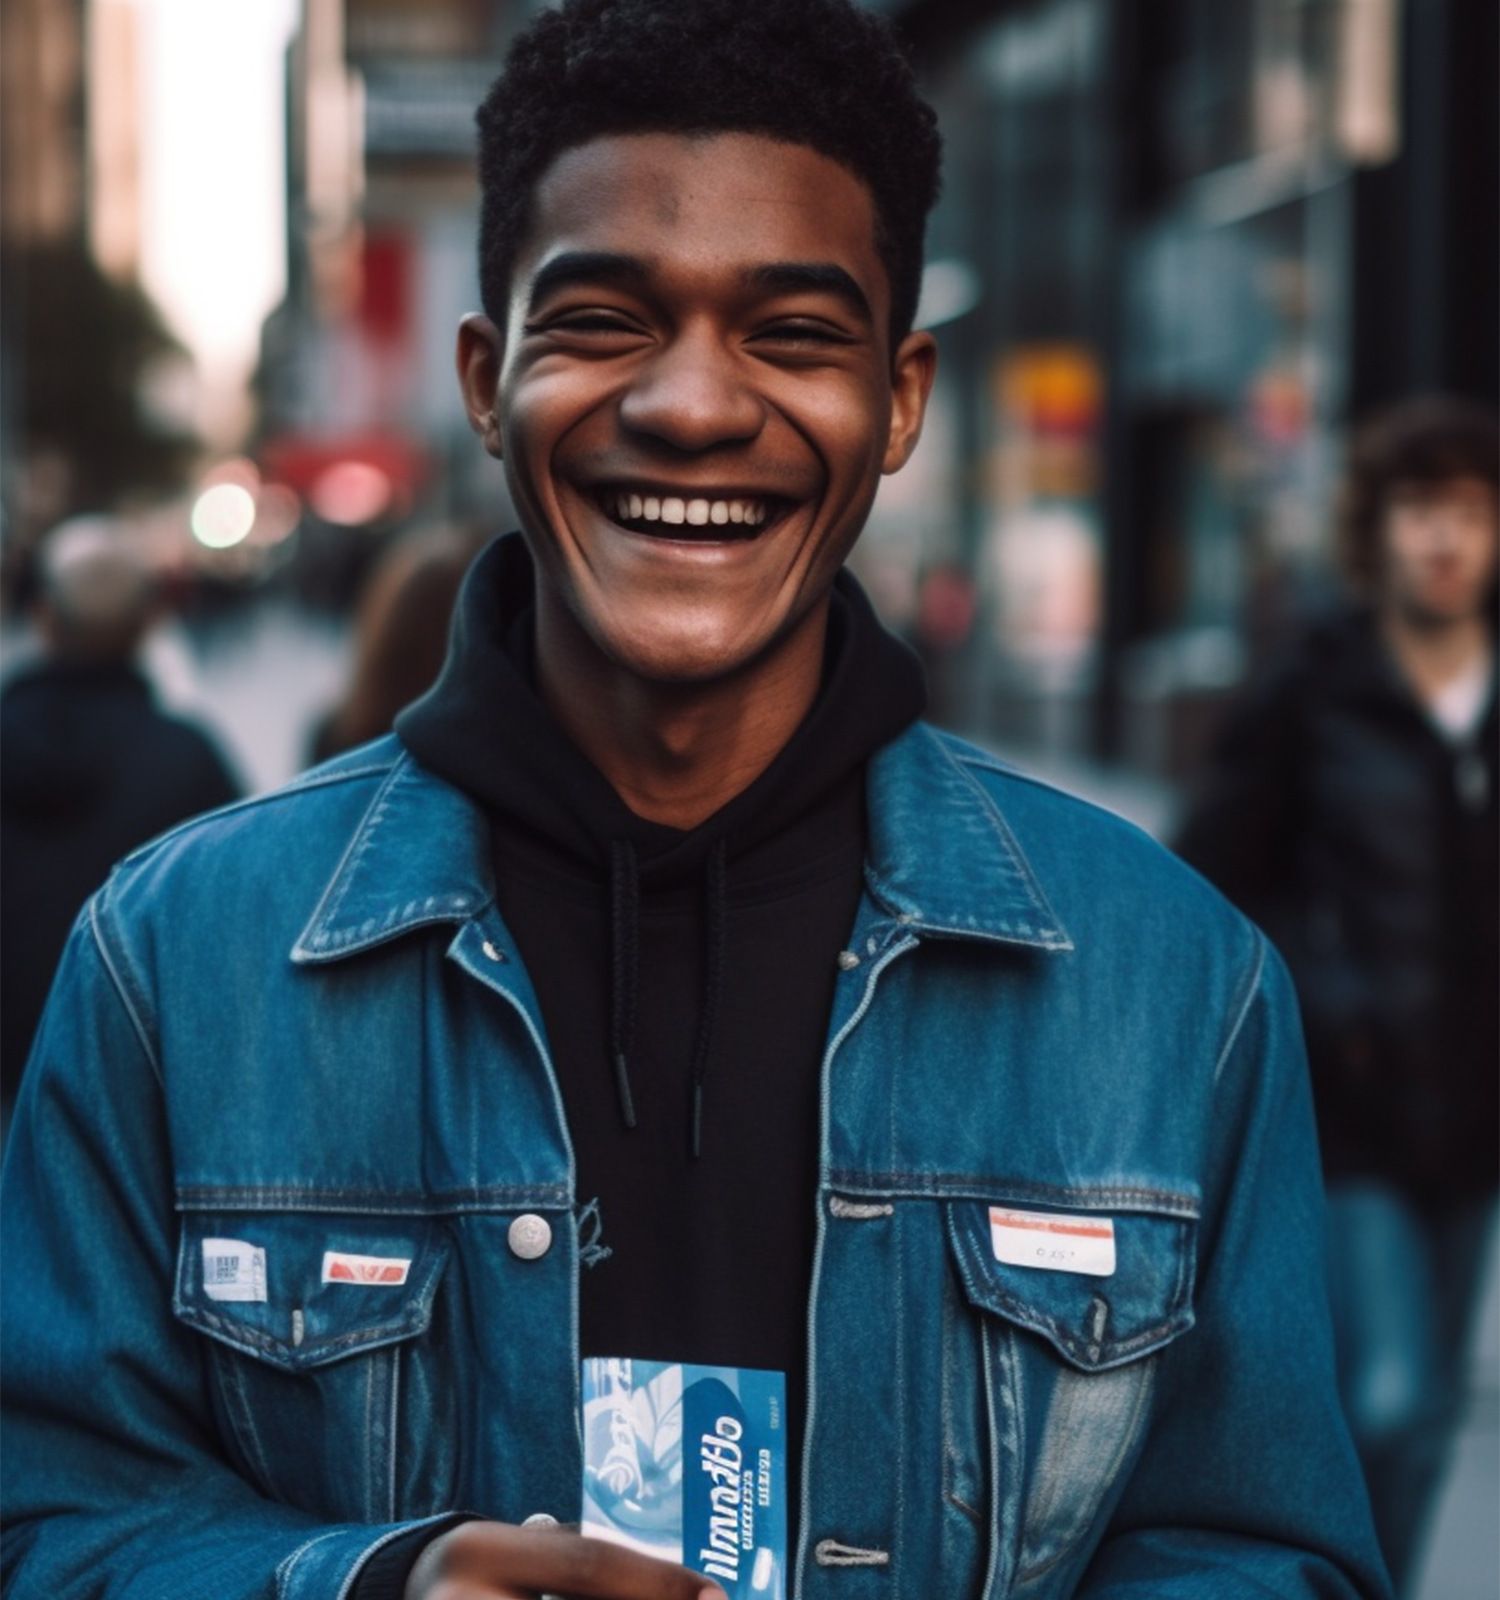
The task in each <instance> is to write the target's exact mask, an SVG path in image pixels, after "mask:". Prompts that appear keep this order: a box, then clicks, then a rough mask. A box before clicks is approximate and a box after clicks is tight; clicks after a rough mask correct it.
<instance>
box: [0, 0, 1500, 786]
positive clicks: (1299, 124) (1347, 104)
mask: <svg viewBox="0 0 1500 1600" xmlns="http://www.w3.org/2000/svg"><path fill="white" fill-rule="evenodd" d="M541 3H542V0H301V7H300V25H299V27H298V28H297V30H296V33H295V36H294V39H293V42H292V44H291V47H290V49H289V51H288V56H287V62H286V73H285V85H286V128H287V168H286V197H287V198H286V203H287V217H288V228H287V238H288V255H289V259H288V261H287V283H288V288H287V293H286V297H285V300H284V302H283V304H282V305H281V306H280V308H279V309H278V310H277V311H276V312H275V313H274V314H273V315H272V317H271V318H270V319H269V321H268V322H267V324H266V326H265V329H264V333H263V338H262V360H261V365H260V370H259V374H258V378H257V385H256V390H257V392H256V401H257V406H256V410H257V418H258V420H257V423H256V428H255V433H254V437H253V438H252V439H250V440H248V441H246V443H247V448H248V451H249V453H250V455H251V456H253V458H254V459H253V461H251V462H241V463H234V464H231V465H228V466H224V467H222V468H215V467H214V466H213V465H212V464H211V463H210V464H209V470H208V472H207V475H206V476H204V475H203V468H204V463H203V462H202V460H189V456H190V452H189V453H188V455H185V454H184V450H183V443H184V441H182V440H181V439H180V438H178V439H176V440H175V442H174V439H173V437H172V436H171V431H170V428H165V429H164V427H163V425H162V420H161V416H160V414H159V408H157V411H156V413H155V414H154V413H153V402H152V396H153V393H154V392H155V391H156V390H159V389H161V388H162V387H163V386H162V384H161V383H160V382H158V381H157V380H158V379H160V377H161V376H162V373H163V371H164V370H166V369H168V368H169V367H170V359H171V349H170V341H169V340H165V339H164V338H158V340H157V343H156V344H155V345H151V344H150V341H149V340H148V341H147V345H148V346H149V348H148V349H147V351H146V354H145V355H140V354H139V353H138V354H137V356H136V357H135V358H134V365H133V366H131V365H130V364H129V363H126V365H125V367H124V368H123V369H121V370H122V371H123V374H124V375H123V377H121V378H120V379H119V381H118V382H117V383H116V385H115V389H114V390H113V391H112V392H113V394H114V400H113V401H112V402H111V403H112V404H115V407H116V409H115V411H114V412H111V413H110V415H109V416H108V417H103V416H93V415H86V414H85V410H84V409H83V407H84V405H85V403H86V404H87V405H96V404H98V403H99V401H98V396H97V394H96V393H94V391H92V390H90V389H89V388H88V386H87V383H86V381H83V382H82V383H81V382H80V379H79V378H77V377H74V378H70V379H68V380H67V382H59V381H54V380H56V379H57V378H58V376H59V374H61V373H62V372H63V371H64V370H67V369H68V361H67V360H60V361H54V362H51V363H42V362H38V361H36V360H34V359H31V358H30V357H29V355H28V352H29V351H30V350H31V349H32V347H33V344H34V338H33V341H32V343H28V342H27V338H25V337H22V336H21V335H22V334H24V333H26V332H27V330H29V329H31V328H33V327H34V326H36V325H38V313H39V312H44V313H45V317H43V318H42V319H41V320H42V321H45V320H46V318H47V317H52V318H54V319H55V317H56V316H57V315H59V313H58V312H57V311H56V310H55V309H53V308H52V302H54V301H59V300H65V299H66V296H65V295H62V294H60V293H58V292H53V291H56V290H58V289H59V287H60V284H61V280H60V279H54V277H52V276H49V275H48V274H46V273H38V272H37V271H36V270H35V269H34V268H32V267H29V266H27V265H26V263H27V262H28V261H29V260H30V259H31V258H30V255H29V254H28V252H31V251H33V250H34V249H36V248H42V247H43V246H44V247H45V248H48V249H50V248H53V243H52V242H55V241H57V240H63V241H65V242H66V249H67V251H69V252H71V256H70V259H73V260H75V261H81V262H84V263H85V264H86V267H87V276H88V278H89V283H90V284H91V285H92V286H93V287H92V288H91V289H90V290H89V292H90V293H95V292H96V291H97V297H98V303H99V304H101V305H104V304H108V305H110V306H113V307H115V309H114V310H111V311H109V313H108V315H109V316H111V317H118V316H119V315H121V313H120V312H119V309H118V308H119V306H120V305H122V304H126V305H128V307H130V308H133V309H134V311H135V312H140V313H141V314H142V315H143V316H144V317H145V318H146V320H147V321H149V310H150V308H149V306H147V305H145V304H144V302H143V301H142V299H141V297H140V296H139V292H138V290H137V289H136V288H135V274H136V257H137V254H138V240H136V239H135V237H134V235H133V232H132V227H133V223H132V219H133V218H137V217H138V216H139V204H138V199H137V200H133V199H132V198H131V196H132V194H133V190H134V188H135V186H136V185H137V184H138V181H139V178H138V173H137V171H136V167H135V156H134V154H133V148H132V144H131V138H130V133H129V130H130V127H131V126H132V114H131V100H132V96H133V95H137V94H138V93H139V90H138V88H137V87H135V82H136V80H135V78H134V77H133V76H132V73H131V71H130V62H131V61H132V60H133V46H132V42H131V12H132V6H131V5H130V4H129V3H128V0H88V3H87V4H85V3H84V0H7V3H6V6H5V7H4V9H3V28H4V39H3V40H0V70H3V71H4V74H5V79H4V85H3V88H4V93H3V95H0V146H3V149H0V155H3V160H4V173H3V182H0V247H3V251H4V255H5V262H4V263H3V265H4V267H5V275H4V278H3V279H0V300H3V305H0V309H3V311H4V315H5V331H4V340H3V344H4V358H3V362H0V455H3V457H4V468H5V471H4V480H3V483H0V495H3V500H4V512H5V540H6V548H7V559H10V555H11V551H12V550H13V549H14V547H15V545H16V544H17V541H18V530H27V537H29V536H30V530H33V529H35V528H37V527H39V526H40V525H41V523H43V522H44V521H45V517H44V516H43V509H45V510H46V511H48V512H49V513H51V514H53V515H63V514H66V513H67V512H70V511H77V510H85V509H117V508H118V507H117V505H116V504H114V502H117V501H118V500H119V499H120V498H121V497H127V498H128V497H130V496H134V497H136V498H137V499H140V498H141V497H142V496H144V495H148V494H150V493H152V492H158V493H165V492H166V490H167V488H168V487H170V485H171V481H172V475H173V473H174V472H175V473H176V474H177V482H176V489H177V491H178V492H179V494H182V495H186V493H187V492H188V490H189V488H190V487H191V486H190V484H189V481H188V480H189V477H190V476H193V477H195V478H196V482H197V487H198V489H199V490H200V491H201V490H203V489H204V488H213V487H217V488H219V489H220V490H221V492H222V493H223V494H224V495H225V496H228V495H230V494H231V492H232V491H234V490H235V488H236V486H239V493H240V498H241V499H242V500H243V498H244V496H245V495H247V494H248V495H250V496H252V497H254V498H256V500H257V506H258V511H257V515H258V518H259V520H258V521H257V522H256V523H255V524H254V527H253V529H252V531H251V532H250V534H249V536H248V537H244V538H243V543H242V544H240V545H238V546H234V547H233V548H230V547H228V541H229V538H230V536H231V535H233V534H234V533H235V532H236V529H234V528H229V529H228V530H227V531H226V532H225V534H224V536H223V539H222V540H221V543H222V544H223V545H224V546H225V547H224V548H220V547H219V546H217V545H216V546H214V547H213V549H212V550H211V551H210V554H209V556H205V557H204V559H205V560H209V559H210V558H211V560H212V562H213V563H214V564H215V565H214V568H213V570H214V571H215V572H216V573H220V574H221V575H222V576H223V577H224V578H225V580H226V581H227V582H238V583H250V582H259V581H264V580H265V579H266V578H267V577H268V576H275V577H279V578H280V579H283V580H288V581H290V582H291V583H292V584H293V585H294V586H295V587H296V589H297V591H298V592H299V593H300V594H301V596H302V597H303V598H304V599H307V600H310V601H313V602H315V603H318V604H321V605H326V606H328V607H331V608H334V609H341V608H343V607H344V606H346V604H347V603H348V601H349V599H350V597H351V596H352V594H353V593H354V592H355V589H356V588H357V585H358V581H359V579H360V577H361V576H362V575H363V573H364V572H365V571H366V570H368V568H369V566H370V565H371V564H372V563H373V561H374V559H375V557H376V556H377V555H378V553H379V551H380V549H381V548H382V547H383V545H384V544H385V543H386V542H388V540H389V539H390V538H391V537H392V536H393V535H395V534H397V533H399V532H400V531H402V530H404V529H405V528H407V527H409V526H410V525H411V524H412V523H413V522H414V521H448V522H453V521H457V522H461V523H462V522H469V521H482V522H484V523H486V524H487V525H490V526H498V525H500V524H501V523H503V522H504V521H505V520H506V519H507V517H508V515H509V507H508V505H507V502H506V495H505V489H504V481H503V474H502V473H501V471H500V469H499V467H498V465H497V464H496V463H494V462H492V461H490V460H488V459H487V458H486V457H485V456H484V454H483V452H482V451H480V450H479V449H478V448H477V447H476V445H475V443H474V441H473V439H472V436H471V435H470V434H469V432H468V429H467V427H466V424H465V421H464V417H463V414H462V410H461V407H460V405H459V400H458V395H457V388H456V384H455V382H454V378H453V372H452V350H453V332H454V328H455V325H456V323H457V321H458V318H459V316H460V315H461V314H462V313H463V312H465V311H467V310H470V309H474V308H475V307H476V306H477V303H478V291H477V274H476V270H475V264H474V242H475V232H476V210H477V194H476V189H475V181H474V170H473V143H474V136H473V122H472V117H473V111H474V107H475V105H476V104H477V102H478V100H479V99H480V97H481V95H482V94H483V92H484V90H485V88H486V86H487V85H488V83H489V82H490V81H491V79H492V78H493V76H494V74H495V73H496V71H498V69H499V66H500V63H501V60H502V58H503V55H504V51H505V49H506V46H507V45H508V43H509V41H510V39H511V38H512V37H513V36H514V34H515V33H516V32H517V31H518V30H519V29H520V28H521V27H522V26H524V24H525V23H526V22H527V21H528V20H529V18H530V17H531V16H532V15H533V14H534V13H535V12H536V11H537V10H538V9H539V8H540V5H541ZM866 3H867V4H870V5H872V6H875V7H876V8H878V9H881V10H884V11H886V12H888V13H889V14H890V15H892V17H893V19H894V20H895V21H896V23H897V25H898V26H899V27H900V28H901V29H902V30H903V32H904V33H905V34H906V35H907V37H908V38H909V40H910V41H911V43H912V46H913V49H914V52H915V55H916V57H917V60H918V63H919V69H920V72H921V75H922V77H923V80H924V83H925V85H926V87H927V90H928V92H929V93H930V94H931V96H932V98H933V100H934V101H935V103H936V105H937V106H938V109H939V112H940V114H941V117H942V121H943V125H944V130H945V135H946V139H947V147H948V158H947V176H946V189H945V193H944V197H943V199H942V201H941V204H940V208H939V211H938V213H937V215H936V217H935V219H934V224H933V229H932V235H931V241H930V254H931V262H930V266H929V271H928V274H927V281H926V284H925V287H924V296H923V309H922V313H921V315H922V317H923V319H924V321H926V322H927V323H928V325H930V326H932V327H934V329H935V330H936V333H937V336H938V338H939V341H940V344H941V346H942V363H941V372H940V379H939V388H938V391H937V393H936V395H935V396H934V401H933V406H932V411H931V416H930V422H929V426H928V430H927V434H926V437H925V438H924V440H923V443H922V446H921V448H920V450H919V452H918V454H917V456H916V458H915V460H914V461H913V463H912V464H911V465H910V466H909V467H908V468H907V470H906V471H905V472H903V473H902V474H900V475H899V476H898V477H896V478H894V479H892V480H888V482H887V484H886V485H885V487H884V488H883V489H882V493H881V497H880V499H879V501H878V502H877V506H876V511H875V514H874V516H873V517H872V521H871V525H870V528H869V530H868V533H867V536H866V538H865V540H864V541H863V542H862V545H861V548H860V549H859V551H857V553H856V561H857V564H858V566H859V568H860V571H861V574H862V576H863V577H864V578H865V580H866V582H867V583H868V585H869V587H870V588H871V590H872V592H873V593H874V594H875V596H876V599H877V601H878V603H879V604H880V605H881V607H882V609H883V610H884V611H885V613H886V615H887V617H888V618H889V619H890V620H891V621H892V622H893V623H894V624H895V625H896V626H898V627H899V628H901V629H903V630H904V631H906V632H907V633H908V634H909V635H910V636H911V637H912V638H913V639H914V641H915V642H916V643H917V644H918V646H919V647H920V648H921V650H922V651H923V653H924V655H925V656H926V658H927V660H928V663H929V666H930V669H931V674H932V681H933V685H934V692H935V711H936V713H937V714H938V716H939V717H940V718H941V719H942V720H943V721H945V722H947V723H949V724H951V725H955V726H958V727H960V728H962V729H963V730H964V731H966V732H969V733H972V734H975V735H978V736H980V737H987V738H993V739H997V740H1002V741H1004V742H1006V743H1008V744H1012V745H1018V746H1027V745H1031V746H1035V747H1038V748H1040V749H1042V750H1044V751H1046V752H1047V753H1049V754H1055V755H1063V756H1080V755H1087V756H1094V757H1103V758H1105V759H1108V760H1111V761H1121V762H1125V763H1126V764H1128V765H1132V766H1134V767H1136V768H1139V769H1141V770H1143V771H1147V772H1150V773H1153V774H1155V775H1158V776H1166V777H1174V776H1177V775H1180V774H1181V772H1183V771H1184V770H1185V769H1186V767H1187V766H1188V765H1190V764H1191V761H1192V759H1193V756H1194V753H1195V750H1196V748H1197V746H1198V744H1199V742H1200V741H1201V738H1202V735H1203V732H1204V730H1205V728H1206V727H1207V725H1208V724H1209V722H1210V721H1211V719H1212V718H1213V717H1214V716H1215V714H1216V712H1217V709H1218V707H1219V705H1220V704H1221V703H1222V700H1223V698H1224V696H1225V694H1226V693H1227V692H1228V691H1229V689H1230V688H1231V687H1232V686H1233V685H1234V684H1235V683H1236V682H1237V681H1238V680H1239V678H1240V677H1241V676H1242V675H1243V673H1244V672H1245V670H1247V668H1248V665H1249V663H1250V661H1251V660H1252V658H1253V657H1254V655H1255V653H1256V651H1257V650H1258V648H1259V647H1260V644H1261V641H1262V640H1263V639H1264V638H1266V637H1267V636H1268V635H1270V634H1271V633H1274V632H1275V631H1276V630H1277V629H1278V628H1279V627H1280V626H1281V625H1282V624H1283V623H1284V622H1285V621H1287V620H1289V619H1290V618H1291V617H1292V616H1294V615H1295V614H1297V613H1298V612H1300V611H1302V610H1305V609H1307V608H1308V607H1309V606H1312V605H1315V604H1316V603H1317V602H1318V600H1319V597H1320V596H1323V595H1326V594H1327V593H1328V592H1329V591H1330V589H1331V587H1332V585H1333V583H1334V577H1333V547H1334V537H1333V523H1334V508H1335V499H1336V494H1337V487H1338V478H1339V469H1340V464H1341V456H1342V450H1343V443H1344V439H1345V436H1346V433H1347V427H1348V422H1349V419H1350V418H1351V416H1354V415H1357V414H1358V413H1359V412H1360V411H1361V410H1363V409H1364V408H1366V407H1367V406H1368V405H1369V404H1371V403H1373V402H1376V401H1379V400H1383V399H1388V398H1394V397H1396V396H1398V395H1401V394H1405V393H1410V392H1415V391H1418V390H1424V389H1432V388H1445V389H1451V390H1457V391H1459V392H1467V393H1472V394H1477V395H1480V396H1484V397H1488V398H1491V399H1494V398H1495V397H1496V393H1497V388H1500V379H1497V373H1496V363H1497V349H1500V336H1497V329H1496V317H1497V296H1496V284H1497V279H1500V266H1497V247H1496V226H1497V216H1496V213H1497V207H1496V204H1495V200H1496V193H1497V179H1496V149H1497V136H1496V99H1497V97H1496V95H1495V93H1494V84H1493V66H1494V62H1495V60H1496V59H1497V41H1496V29H1497V16H1500V8H1496V7H1495V5H1494V4H1493V0H866ZM91 63H92V64H93V65H92V66H91ZM38 240H40V241H42V245H40V246H39V245H37V244H36V241H38ZM17 262H21V263H22V265H21V266H20V267H19V268H17V266H16V265H15V263H17ZM100 286H102V288H101V287H100ZM68 292H69V293H70V294H71V293H75V291H68ZM90 303H91V304H92V303H93V302H90ZM64 309H65V307H64ZM103 315H104V313H103V312H100V313H98V314H97V315H96V314H95V313H93V312H88V313H87V314H86V315H84V316H83V317H82V318H75V322H81V323H82V324H83V325H85V327H87V325H89V324H90V323H91V320H92V321H97V320H98V318H99V317H101V316H103ZM47 325H48V326H49V327H50V325H51V324H50V323H48V324H47ZM141 326H145V324H144V323H142V324H141ZM18 330H19V331H18ZM153 337H155V336H153ZM124 341H125V335H124V334H122V335H121V342H122V345H123V343H124ZM132 348H135V349H137V351H138V352H139V350H140V348H142V347H140V346H139V345H137V346H133V347H132ZM72 370H74V371H76V370H77V369H76V368H75V369H72ZM82 371H83V373H84V374H85V380H86V375H87V373H88V368H87V366H86V365H85V366H84V367H83V368H82ZM70 385H71V386H70ZM96 387H97V386H96ZM80 395H81V396H82V399H80ZM49 430H50V431H49ZM68 430H71V432H69V431H68ZM80 437H82V438H84V439H86V440H92V441H93V444H94V448H93V449H92V450H88V449H80V448H79V445H78V439H79V438H80ZM59 439H60V440H61V442H60V443H59V442H58V440H59ZM120 441H123V443H122V444H121V447H120V449H119V451H118V452H117V457H116V458H112V457H111V455H110V451H111V450H112V449H114V448H115V445H116V443H117V442H120ZM174 451H175V454H174ZM185 460H188V462H189V464H188V465H187V466H184V464H183V463H184V461H185ZM131 473H134V474H135V476H136V478H137V479H139V480H140V481H136V482H130V481H127V480H128V479H129V478H130V475H131ZM219 479H223V480H224V482H223V483H220V482H219ZM272 509H274V510H275V512H276V514H275V515H274V516H272V515H270V511H271V510H272ZM178 520H179V521H180V522H182V523H183V524H184V525H185V524H186V521H187V517H186V513H185V512H183V513H182V514H181V515H180V516H179V517H178ZM292 529H295V537H291V536H290V534H289V530H292ZM208 531H209V532H210V533H214V530H213V529H210V530H208ZM214 536H215V537H218V535H217V534H216V533H214Z"/></svg>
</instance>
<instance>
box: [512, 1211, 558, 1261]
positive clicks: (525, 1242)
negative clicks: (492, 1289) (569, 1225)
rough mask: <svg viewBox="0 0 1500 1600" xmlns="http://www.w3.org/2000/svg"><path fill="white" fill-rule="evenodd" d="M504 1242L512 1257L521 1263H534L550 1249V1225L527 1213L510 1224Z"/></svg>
mask: <svg viewBox="0 0 1500 1600" xmlns="http://www.w3.org/2000/svg"><path fill="white" fill-rule="evenodd" d="M506 1242H507V1243H508V1244H509V1245H510V1250H511V1254H512V1255H514V1256H518V1257H519V1258H520V1259H521V1260H522V1261H535V1260H536V1259H537V1258H538V1257H539V1256H544V1255H546V1253H547V1252H548V1251H549V1250H550V1249H551V1248H552V1224H551V1223H550V1222H548V1221H547V1219H546V1218H545V1217H538V1216H536V1215H535V1214H534V1213H532V1212H529V1211H528V1212H527V1213H526V1214H525V1215H524V1216H520V1217H517V1218H516V1220H515V1221H514V1222H512V1223H511V1225H510V1231H509V1232H508V1233H507V1234H506Z"/></svg>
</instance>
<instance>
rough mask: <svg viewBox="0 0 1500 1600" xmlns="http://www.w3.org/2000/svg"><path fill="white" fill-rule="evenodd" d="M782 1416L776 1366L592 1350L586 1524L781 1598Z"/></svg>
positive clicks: (587, 1374) (586, 1412) (747, 1598)
mask: <svg viewBox="0 0 1500 1600" xmlns="http://www.w3.org/2000/svg"><path fill="white" fill-rule="evenodd" d="M785 1416H786V1382H785V1380H784V1378H783V1377H782V1375H781V1373H779V1372H757V1371H754V1370H752V1369H750V1368H746V1367H700V1366H693V1365H691V1364H690V1363H685V1362H670V1361H627V1360H616V1359H612V1358H606V1357H591V1358H589V1359H588V1360H586V1361H585V1362H584V1363H583V1531H584V1532H585V1533H587V1534H591V1535H593V1536H594V1537H595V1538H598V1539H610V1540H613V1541H614V1543H616V1544H623V1545H628V1546H629V1547H630V1548H631V1549H632V1550H639V1551H642V1552H643V1553H644V1554H646V1555H651V1556H659V1557H660V1558H661V1559H662V1560H664V1561H676V1562H680V1563H681V1564H682V1565H684V1566H688V1567H692V1568H693V1570H694V1571H696V1572H702V1573H704V1574H706V1575H707V1576H708V1577H710V1578H712V1579H713V1580H714V1581H715V1582H716V1583H718V1584H719V1585H720V1586H721V1587H722V1588H723V1589H724V1590H725V1591H726V1592H727V1593H728V1595H729V1596H730V1600H784V1596H785V1593H786V1426H785Z"/></svg>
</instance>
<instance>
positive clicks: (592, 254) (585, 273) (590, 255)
mask: <svg viewBox="0 0 1500 1600" xmlns="http://www.w3.org/2000/svg"><path fill="white" fill-rule="evenodd" d="M648 270H649V269H648V266H647V263H646V262H644V261H642V260H641V258H640V257H639V256H627V255H618V254H616V253H615V252H614V251H611V250H566V251H564V252H563V254H562V255H560V256H553V257H552V259H551V260H550V261H544V262H543V263H542V265H541V266H539V267H538V268H537V269H536V272H535V274H534V275H533V277H532V280H531V289H530V292H529V294H528V295H527V309H528V310H530V311H535V310H536V308H537V307H538V306H539V305H540V304H541V303H542V301H543V300H545V299H546V298H547V296H548V295H549V294H552V293H554V292H555V291H556V290H558V289H566V288H567V287H568V286H569V285H570V284H575V283H630V284H634V283H639V282H640V281H641V280H642V279H644V278H645V277H646V276H647V273H648Z"/></svg>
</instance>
